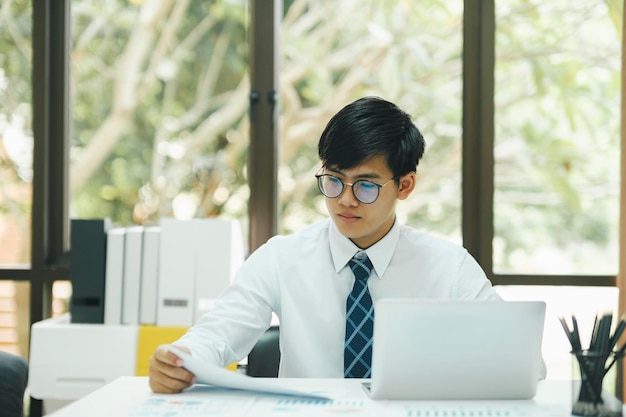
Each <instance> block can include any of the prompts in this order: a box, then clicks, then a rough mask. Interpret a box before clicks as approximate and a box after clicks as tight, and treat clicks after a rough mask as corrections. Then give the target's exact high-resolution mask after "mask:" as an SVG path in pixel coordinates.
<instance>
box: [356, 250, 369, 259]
mask: <svg viewBox="0 0 626 417" xmlns="http://www.w3.org/2000/svg"><path fill="white" fill-rule="evenodd" d="M354 257H355V258H357V259H365V258H367V253H365V251H358V252H357V253H356V254H355V255H354Z"/></svg>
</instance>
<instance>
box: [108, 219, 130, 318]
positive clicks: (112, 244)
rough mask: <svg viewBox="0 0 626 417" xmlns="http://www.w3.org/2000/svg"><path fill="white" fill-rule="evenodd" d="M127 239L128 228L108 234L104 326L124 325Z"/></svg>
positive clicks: (116, 229) (111, 231) (113, 230)
mask: <svg viewBox="0 0 626 417" xmlns="http://www.w3.org/2000/svg"><path fill="white" fill-rule="evenodd" d="M125 238H126V228H123V227H119V228H115V229H110V230H109V231H108V233H107V254H106V273H105V278H106V282H105V290H104V324H116V325H120V324H122V289H123V287H122V285H123V278H124V240H125Z"/></svg>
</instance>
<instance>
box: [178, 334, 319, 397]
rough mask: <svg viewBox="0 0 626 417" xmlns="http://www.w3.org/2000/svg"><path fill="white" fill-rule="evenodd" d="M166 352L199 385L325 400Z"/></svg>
mask: <svg viewBox="0 0 626 417" xmlns="http://www.w3.org/2000/svg"><path fill="white" fill-rule="evenodd" d="M168 350H169V351H170V352H171V353H173V354H174V355H176V356H178V357H179V358H181V359H182V360H183V367H184V368H185V369H187V370H188V371H189V372H191V373H193V374H194V375H195V376H196V382H197V383H199V384H207V385H213V386H217V387H223V388H230V389H238V390H246V391H256V392H263V393H267V394H281V395H292V396H298V397H312V398H319V399H327V397H326V396H324V395H320V394H317V393H311V392H304V391H299V390H294V389H291V388H287V387H284V386H281V385H280V383H274V382H278V380H272V381H268V380H267V379H257V378H253V377H249V376H246V375H243V374H240V373H237V372H232V371H229V370H227V369H224V368H220V367H218V366H215V365H212V364H209V363H204V362H202V361H200V360H199V359H198V358H194V357H193V356H191V355H189V354H187V353H185V352H183V351H181V350H178V349H176V348H175V347H173V346H169V347H168Z"/></svg>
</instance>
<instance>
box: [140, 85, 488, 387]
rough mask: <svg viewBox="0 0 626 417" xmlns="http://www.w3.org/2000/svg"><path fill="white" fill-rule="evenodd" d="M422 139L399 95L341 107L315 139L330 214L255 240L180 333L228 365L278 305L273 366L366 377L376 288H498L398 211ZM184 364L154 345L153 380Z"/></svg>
mask: <svg viewBox="0 0 626 417" xmlns="http://www.w3.org/2000/svg"><path fill="white" fill-rule="evenodd" d="M424 148H425V142H424V138H423V137H422V135H421V134H420V132H419V130H418V129H417V127H416V126H415V125H414V124H413V123H412V122H411V118H410V116H409V115H408V114H406V113H405V112H403V111H402V110H400V109H399V108H398V107H396V106H395V105H394V104H392V103H390V102H388V101H385V100H383V99H380V98H376V97H365V98H362V99H360V100H357V101H355V102H353V103H351V104H349V105H348V106H346V107H344V108H343V109H342V110H341V111H339V112H338V113H337V114H336V115H335V116H334V117H333V118H332V119H331V120H330V121H329V123H328V125H327V126H326V128H325V130H324V132H323V133H322V136H321V138H320V141H319V156H320V159H321V163H322V165H321V168H320V170H319V172H318V173H317V175H316V177H317V179H318V186H319V188H320V191H321V192H322V194H324V196H325V201H326V206H327V209H328V212H329V215H330V219H327V220H324V221H321V222H318V223H315V224H313V225H311V226H309V227H307V228H304V229H303V230H301V231H299V232H297V233H295V234H293V235H290V236H275V237H273V238H271V239H270V240H269V241H268V242H267V243H266V244H265V245H263V246H261V247H260V248H259V249H257V250H256V251H255V252H254V253H253V254H252V255H251V256H250V257H249V258H248V259H247V260H246V262H245V263H244V265H243V266H242V268H241V269H240V270H239V271H238V273H237V276H236V278H235V281H234V283H233V284H232V285H231V286H230V287H229V288H228V289H227V290H226V291H225V292H224V294H223V295H222V297H221V298H220V302H219V303H218V304H217V305H216V307H215V309H214V310H213V311H211V312H210V313H208V314H206V315H205V316H203V317H202V318H201V319H200V320H199V321H198V323H196V324H195V325H194V326H193V327H192V328H191V329H190V330H189V331H188V332H187V333H186V334H185V335H184V336H183V337H182V338H181V339H179V340H178V341H177V342H175V345H176V346H177V347H179V348H180V349H183V350H185V351H187V352H188V353H191V354H192V355H193V356H196V357H199V358H201V359H202V360H203V361H208V362H210V363H212V364H215V365H218V366H225V365H227V364H229V363H232V362H236V361H239V360H241V359H242V358H243V357H245V356H246V355H247V354H248V352H249V351H250V349H251V348H252V347H253V346H254V344H255V342H256V341H257V340H258V339H259V337H260V336H261V335H262V333H263V332H264V331H265V330H266V328H267V327H268V326H269V325H270V321H271V316H272V312H275V313H276V314H277V316H278V317H279V320H280V332H281V334H280V337H281V339H280V340H281V364H280V371H279V376H282V377H317V378H329V377H337V378H340V377H368V376H370V370H369V366H370V363H371V337H372V335H371V328H372V323H373V322H372V319H374V317H375V311H374V308H373V304H375V302H376V301H377V300H379V299H381V298H389V297H392V298H393V297H395V298H400V297H402V298H406V297H413V298H431V299H470V300H474V299H481V300H482V299H494V300H499V299H500V297H499V296H498V295H497V294H496V292H495V290H494V289H493V288H492V286H491V284H490V282H489V280H487V278H486V276H485V274H484V272H483V271H482V269H481V268H480V266H479V265H478V264H477V263H476V261H475V260H474V259H473V258H472V257H471V256H470V255H469V254H468V253H467V251H466V250H465V249H463V248H462V247H460V246H458V245H455V244H452V243H449V242H446V241H444V240H441V239H438V238H435V237H433V236H430V235H428V234H426V233H422V232H418V231H417V230H415V229H412V228H410V227H407V226H403V225H400V224H398V222H397V221H396V215H395V207H396V202H397V201H398V200H405V199H406V198H408V197H409V196H410V194H411V192H412V191H413V189H414V188H415V183H416V181H417V178H416V168H417V165H418V163H419V160H420V159H421V157H422V155H423V153H424ZM353 271H354V272H353ZM363 273H364V274H363ZM359 312H360V313H359ZM355 343H356V345H355ZM355 346H356V347H355ZM181 364H182V362H181V361H180V359H178V358H177V357H176V356H175V355H173V354H172V353H170V352H168V351H167V350H166V347H165V346H160V347H158V348H157V350H156V351H155V353H154V355H153V356H152V358H151V359H150V387H151V388H152V390H153V391H155V392H168V393H170V392H179V391H181V390H182V389H184V388H187V387H188V386H190V385H191V384H192V383H193V382H194V381H195V377H194V376H193V375H192V374H191V373H189V372H188V371H186V370H184V369H183V368H181Z"/></svg>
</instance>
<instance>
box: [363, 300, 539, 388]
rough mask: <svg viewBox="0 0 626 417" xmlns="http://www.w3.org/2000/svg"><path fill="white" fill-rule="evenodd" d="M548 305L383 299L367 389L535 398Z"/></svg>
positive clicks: (377, 308) (377, 315)
mask: <svg viewBox="0 0 626 417" xmlns="http://www.w3.org/2000/svg"><path fill="white" fill-rule="evenodd" d="M545 309H546V305H545V303H544V302H542V301H459V300H456V301H453V300H449V301H448V300H446V301H442V300H419V299H384V300H380V301H378V302H377V303H376V304H375V306H374V311H375V320H374V342H373V343H374V344H373V347H372V378H371V380H369V381H367V382H364V383H363V388H364V390H365V391H366V392H367V393H368V395H369V396H370V397H371V398H373V399H388V400H480V399H482V400H498V399H508V400H510V399H529V398H532V397H534V396H535V393H536V389H537V383H538V381H539V379H540V374H541V370H542V366H543V362H542V355H541V343H542V338H543V325H544V318H545Z"/></svg>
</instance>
